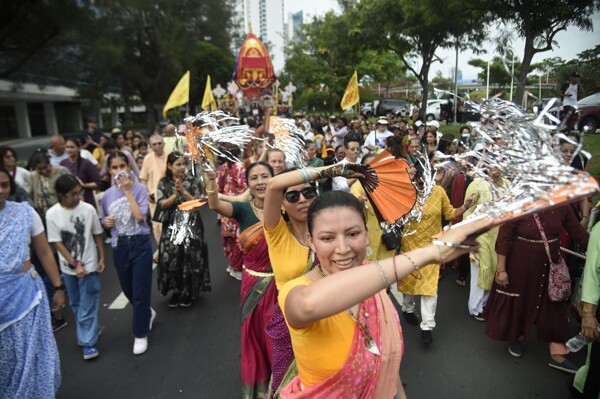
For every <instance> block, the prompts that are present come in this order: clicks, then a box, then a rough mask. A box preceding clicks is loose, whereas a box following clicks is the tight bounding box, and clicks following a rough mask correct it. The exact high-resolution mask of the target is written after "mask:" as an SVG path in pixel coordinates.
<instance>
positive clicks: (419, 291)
mask: <svg viewBox="0 0 600 399" xmlns="http://www.w3.org/2000/svg"><path fill="white" fill-rule="evenodd" d="M442 217H444V219H446V220H452V219H454V217H455V216H454V207H453V206H452V204H451V203H450V199H448V195H446V192H445V191H444V189H443V188H441V187H440V186H433V189H432V192H431V196H430V197H429V198H427V200H426V201H425V205H424V206H423V215H422V216H421V221H420V222H418V223H417V222H412V223H410V224H408V225H406V226H405V227H404V233H405V234H407V233H410V232H412V234H410V235H407V236H404V237H402V252H408V251H412V250H413V249H417V248H423V247H426V246H428V245H429V244H431V241H432V236H434V235H435V234H437V233H439V232H440V231H441V230H442ZM439 275H440V264H439V263H434V264H431V265H427V266H423V267H422V268H420V269H419V270H416V271H414V272H413V273H411V274H409V275H408V276H406V277H404V278H403V279H402V280H400V281H399V282H398V291H400V292H401V293H403V294H408V295H427V296H434V295H437V287H438V279H439Z"/></svg>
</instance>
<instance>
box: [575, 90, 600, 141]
mask: <svg viewBox="0 0 600 399" xmlns="http://www.w3.org/2000/svg"><path fill="white" fill-rule="evenodd" d="M577 108H578V109H579V123H578V124H577V127H578V128H579V131H584V128H586V127H587V133H600V129H598V122H600V92H598V93H595V94H592V95H591V96H588V97H586V98H582V99H581V100H579V101H578V102H577Z"/></svg>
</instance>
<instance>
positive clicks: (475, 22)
mask: <svg viewBox="0 0 600 399" xmlns="http://www.w3.org/2000/svg"><path fill="white" fill-rule="evenodd" d="M356 7H357V9H358V12H359V14H360V16H361V18H360V31H359V32H358V33H357V34H356V37H357V40H358V38H359V37H360V38H361V40H360V41H361V42H362V43H366V44H367V45H372V46H375V47H376V48H379V49H385V50H389V51H392V52H394V53H395V54H397V55H398V56H399V57H400V59H401V60H402V63H403V64H404V66H405V67H406V68H407V69H408V70H410V71H411V72H412V73H413V74H414V75H415V77H416V78H417V79H418V81H419V83H420V84H421V87H422V88H423V98H422V103H421V107H420V113H421V117H424V116H425V110H426V109H427V97H428V92H429V71H430V69H431V66H432V64H433V63H434V62H436V61H442V60H440V59H439V58H438V57H437V56H436V55H435V52H436V51H437V50H438V49H439V48H449V47H455V46H459V48H460V47H468V48H472V49H473V51H475V52H478V51H480V50H479V49H478V48H477V45H478V44H480V43H481V42H482V40H483V38H484V37H485V32H484V26H485V24H484V19H485V18H486V14H485V12H484V11H480V10H478V9H475V8H472V7H471V6H470V5H469V4H468V3H465V2H463V1H461V0H447V1H443V2H440V1H435V0H422V1H413V0H365V1H362V2H360V3H359V4H357V5H356ZM375 21H376V23H375ZM415 58H417V59H420V60H421V61H422V62H421V67H420V68H419V69H418V70H417V68H416V67H415V66H414V65H413V63H412V62H411V60H412V59H415Z"/></svg>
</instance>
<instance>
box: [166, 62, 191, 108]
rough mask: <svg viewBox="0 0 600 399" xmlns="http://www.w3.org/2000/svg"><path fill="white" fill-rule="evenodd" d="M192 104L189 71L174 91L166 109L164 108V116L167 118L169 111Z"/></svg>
mask: <svg viewBox="0 0 600 399" xmlns="http://www.w3.org/2000/svg"><path fill="white" fill-rule="evenodd" d="M189 102H190V71H187V72H186V73H185V74H184V75H183V77H182V78H181V79H179V83H177V86H175V89H173V92H172V93H171V95H170V96H169V99H168V100H167V103H166V104H165V107H164V108H163V116H167V111H168V110H170V109H171V108H175V107H178V106H180V105H183V104H187V103H189Z"/></svg>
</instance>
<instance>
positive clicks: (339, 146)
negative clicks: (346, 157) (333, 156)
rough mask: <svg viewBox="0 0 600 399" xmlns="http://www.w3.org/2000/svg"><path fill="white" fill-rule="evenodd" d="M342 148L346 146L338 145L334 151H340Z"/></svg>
mask: <svg viewBox="0 0 600 399" xmlns="http://www.w3.org/2000/svg"><path fill="white" fill-rule="evenodd" d="M340 148H344V146H343V145H338V146H337V147H335V151H334V152H338V150H339V149H340Z"/></svg>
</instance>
